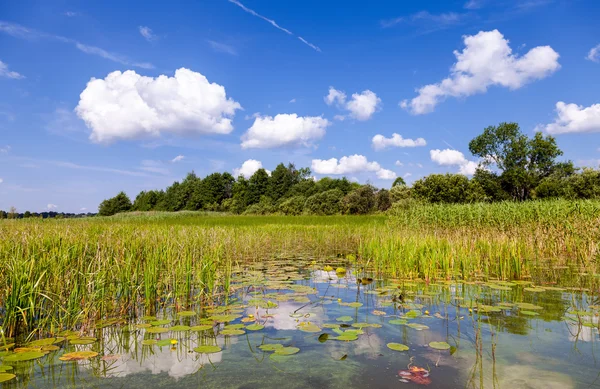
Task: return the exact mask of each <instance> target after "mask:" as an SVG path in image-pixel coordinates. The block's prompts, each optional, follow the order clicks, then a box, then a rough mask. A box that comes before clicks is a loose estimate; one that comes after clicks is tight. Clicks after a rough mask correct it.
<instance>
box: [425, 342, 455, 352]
mask: <svg viewBox="0 0 600 389" xmlns="http://www.w3.org/2000/svg"><path fill="white" fill-rule="evenodd" d="M429 347H431V348H434V349H436V350H450V345H449V344H448V343H446V342H429Z"/></svg>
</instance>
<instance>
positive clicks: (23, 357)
mask: <svg viewBox="0 0 600 389" xmlns="http://www.w3.org/2000/svg"><path fill="white" fill-rule="evenodd" d="M44 355H46V353H43V352H41V351H27V352H24V353H15V354H10V355H8V356H6V357H4V362H25V361H32V360H34V359H38V358H41V357H43V356H44Z"/></svg>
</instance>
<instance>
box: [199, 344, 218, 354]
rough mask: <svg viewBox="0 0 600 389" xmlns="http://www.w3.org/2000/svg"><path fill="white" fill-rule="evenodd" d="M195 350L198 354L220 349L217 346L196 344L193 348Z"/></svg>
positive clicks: (211, 352) (210, 352) (214, 351)
mask: <svg viewBox="0 0 600 389" xmlns="http://www.w3.org/2000/svg"><path fill="white" fill-rule="evenodd" d="M194 351H195V352H197V353H200V354H214V353H218V352H220V351H221V347H219V346H198V347H196V348H195V349H194Z"/></svg>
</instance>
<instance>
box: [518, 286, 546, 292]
mask: <svg viewBox="0 0 600 389" xmlns="http://www.w3.org/2000/svg"><path fill="white" fill-rule="evenodd" d="M523 290H524V291H525V292H533V293H540V292H545V291H546V289H544V288H540V287H534V288H523Z"/></svg>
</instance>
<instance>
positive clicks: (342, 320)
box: [335, 316, 353, 322]
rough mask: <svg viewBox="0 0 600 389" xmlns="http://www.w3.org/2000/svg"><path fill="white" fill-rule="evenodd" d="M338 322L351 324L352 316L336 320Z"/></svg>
mask: <svg viewBox="0 0 600 389" xmlns="http://www.w3.org/2000/svg"><path fill="white" fill-rule="evenodd" d="M335 320H337V321H341V322H350V321H352V320H353V319H352V318H351V317H350V316H340V317H338V318H337V319H335Z"/></svg>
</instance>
